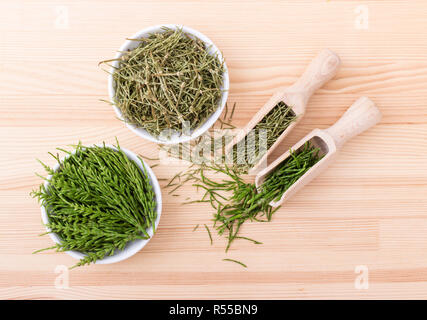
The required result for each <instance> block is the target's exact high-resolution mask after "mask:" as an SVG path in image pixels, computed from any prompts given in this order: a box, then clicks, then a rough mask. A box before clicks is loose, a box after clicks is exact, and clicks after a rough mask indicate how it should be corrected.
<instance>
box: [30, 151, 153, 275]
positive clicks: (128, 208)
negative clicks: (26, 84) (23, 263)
mask: <svg viewBox="0 0 427 320" xmlns="http://www.w3.org/2000/svg"><path fill="white" fill-rule="evenodd" d="M58 150H61V151H64V152H66V153H67V154H68V157H66V158H65V159H64V160H63V161H62V162H60V160H59V156H58V155H56V156H54V155H53V157H54V158H55V159H56V160H57V161H58V163H59V164H60V167H59V169H58V170H56V171H54V170H53V169H52V168H50V167H49V166H47V165H44V164H43V166H44V168H45V170H46V172H47V173H48V174H49V175H51V177H50V179H49V180H47V178H44V179H45V180H47V181H49V185H48V187H45V185H44V184H41V185H40V187H39V189H38V190H35V191H33V192H32V196H33V197H35V198H38V200H39V202H41V204H42V205H43V206H44V207H45V208H46V211H47V214H48V217H49V223H48V224H47V227H48V228H49V229H50V230H51V231H50V232H53V233H56V234H57V235H58V236H59V238H60V239H61V243H60V244H56V245H54V246H52V247H50V248H46V249H41V250H38V251H36V252H39V251H44V250H48V249H56V250H57V251H68V250H75V251H79V252H81V253H83V254H85V255H86V256H85V257H84V258H83V259H81V260H80V261H79V262H78V263H77V264H76V265H74V266H73V267H77V266H82V265H85V264H90V263H93V262H96V261H97V260H99V259H103V258H104V257H106V256H110V255H113V254H114V253H115V252H116V250H122V249H124V248H125V246H126V244H127V243H128V242H130V241H133V240H137V239H149V238H150V235H149V234H148V230H149V229H150V228H152V229H153V232H154V231H155V230H154V229H155V220H156V218H157V213H156V200H155V194H154V191H153V188H152V186H151V184H150V181H149V178H148V174H147V172H146V171H145V168H144V172H142V171H141V169H140V168H139V167H138V166H137V164H136V163H135V162H134V161H132V160H130V159H129V158H128V157H127V156H126V154H125V153H124V152H123V150H121V149H120V146H118V145H117V149H116V150H114V149H112V148H109V147H106V146H105V145H103V146H93V147H84V146H82V145H81V144H80V143H79V144H78V145H77V146H75V150H74V153H73V152H70V151H66V150H63V149H59V148H58ZM141 163H142V165H143V162H142V160H141ZM143 166H144V165H143Z"/></svg>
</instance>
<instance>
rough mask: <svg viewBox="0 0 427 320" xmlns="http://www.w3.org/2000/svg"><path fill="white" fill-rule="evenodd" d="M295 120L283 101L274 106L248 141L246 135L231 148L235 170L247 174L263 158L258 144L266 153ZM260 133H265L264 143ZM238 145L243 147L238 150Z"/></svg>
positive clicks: (293, 114)
mask: <svg viewBox="0 0 427 320" xmlns="http://www.w3.org/2000/svg"><path fill="white" fill-rule="evenodd" d="M295 119H296V115H295V113H294V112H293V111H292V108H291V107H289V106H288V105H286V104H285V103H284V102H283V101H281V102H279V103H278V104H277V105H276V106H274V107H273V109H271V110H270V112H268V113H267V114H266V115H265V116H264V118H262V120H261V121H260V122H258V123H257V125H256V126H255V127H254V128H253V129H252V131H253V132H254V134H253V135H252V136H250V139H248V137H249V135H248V136H246V137H245V138H244V139H242V140H241V141H239V142H238V143H237V144H236V145H234V146H233V164H234V167H235V170H236V171H237V172H239V173H247V172H248V171H249V169H250V168H252V167H253V166H254V165H255V163H256V161H257V160H259V159H260V157H262V156H263V154H261V152H260V151H261V148H260V143H261V142H262V143H263V144H264V145H263V147H264V152H266V151H267V150H268V149H270V147H271V146H272V145H273V144H274V143H275V142H276V140H277V139H278V138H279V137H280V135H281V134H282V133H283V132H284V131H285V130H286V128H287V127H289V125H290V124H291V123H292V122H293V121H295ZM262 131H265V132H266V137H265V138H264V139H265V141H264V140H263V139H261V138H260V133H261V132H262ZM239 144H243V147H240V148H239ZM245 145H246V148H245V147H244V146H245ZM240 150H244V152H239V151H240Z"/></svg>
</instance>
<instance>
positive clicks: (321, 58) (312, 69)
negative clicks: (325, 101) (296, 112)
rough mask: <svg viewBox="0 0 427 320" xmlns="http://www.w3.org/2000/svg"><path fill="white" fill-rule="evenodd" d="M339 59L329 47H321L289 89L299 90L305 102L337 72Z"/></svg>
mask: <svg viewBox="0 0 427 320" xmlns="http://www.w3.org/2000/svg"><path fill="white" fill-rule="evenodd" d="M340 64H341V60H340V58H339V57H338V55H337V54H335V53H334V52H333V51H331V50H329V49H323V50H322V51H320V53H319V54H318V55H317V56H316V57H315V58H314V59H313V60H312V61H311V63H310V64H309V65H308V67H307V68H306V70H305V72H304V74H303V75H302V76H301V77H300V78H299V79H298V80H297V82H295V83H294V84H293V85H292V86H291V87H290V89H291V91H295V92H300V93H301V94H302V95H303V96H304V100H305V103H307V101H308V99H309V98H310V97H311V96H312V94H313V93H314V92H315V91H316V90H317V89H319V88H320V87H321V86H323V85H324V84H325V82H327V81H329V80H331V79H332V78H333V77H334V76H335V74H336V73H337V71H338V69H339V66H340Z"/></svg>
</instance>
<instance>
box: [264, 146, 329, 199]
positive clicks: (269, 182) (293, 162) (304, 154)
mask: <svg viewBox="0 0 427 320" xmlns="http://www.w3.org/2000/svg"><path fill="white" fill-rule="evenodd" d="M319 153H320V149H319V148H316V147H314V146H313V145H311V144H310V142H306V143H305V144H304V145H303V146H302V147H300V148H299V149H298V150H296V151H292V150H291V151H290V156H289V157H288V158H286V159H285V160H284V161H283V162H282V163H281V164H280V165H278V166H277V168H276V169H275V170H274V171H273V172H271V173H270V174H269V175H268V176H267V177H266V179H265V180H264V182H263V184H262V186H261V190H262V191H261V192H262V193H267V194H269V193H271V192H274V191H276V192H277V193H276V195H275V197H274V199H272V200H274V201H278V200H280V198H281V197H282V195H283V194H284V193H285V192H286V190H287V189H289V188H290V187H291V186H292V185H293V184H294V183H295V182H296V181H297V180H298V179H299V178H301V177H302V176H303V175H304V174H305V173H306V172H307V171H308V170H309V169H310V168H311V167H312V166H314V165H315V164H316V163H317V162H319V160H320V159H322V158H323V155H321V154H319Z"/></svg>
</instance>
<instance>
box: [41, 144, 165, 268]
mask: <svg viewBox="0 0 427 320" xmlns="http://www.w3.org/2000/svg"><path fill="white" fill-rule="evenodd" d="M97 146H102V145H100V144H98V145H97ZM106 146H107V147H109V148H111V149H114V150H117V148H115V147H114V146H112V145H108V144H106ZM120 149H122V150H123V152H124V153H125V154H126V155H127V156H128V158H129V159H130V160H132V161H133V162H135V163H136V164H137V165H138V167H139V168H140V169H141V171H143V167H142V165H141V162H140V160H139V158H138V157H137V156H136V154H134V153H133V152H132V151H129V150H127V149H125V148H122V147H120ZM74 152H75V151H74ZM74 152H73V153H74ZM67 157H68V156H66V157H65V158H67ZM65 158H64V159H65ZM64 159H62V160H64ZM143 163H144V166H145V168H146V170H147V173H148V178H149V180H150V183H151V186H152V187H153V191H154V193H155V197H156V204H157V206H156V211H157V218H156V221H155V229H156V230H157V227H158V225H159V221H160V215H161V213H162V193H161V191H160V186H159V182H158V181H157V178H156V176H155V175H154V172H153V171H152V170H151V168H150V167H149V166H148V164H147V163H146V162H145V161H143ZM58 169H59V163H57V164H56V165H55V166H54V167H53V170H54V171H56V170H58ZM51 177H52V176H51V175H49V176H48V177H47V179H48V180H50V178H51ZM44 186H45V188H48V187H49V181H45V183H44ZM41 212H42V221H43V223H44V224H45V225H46V224H47V223H48V222H49V217H48V215H47V212H46V208H45V207H44V206H43V205H42V206H41ZM46 231H47V232H50V229H49V228H48V227H46ZM147 233H148V234H149V235H150V238H149V239H146V240H145V239H138V240H134V241H131V242H129V243H128V244H127V245H126V247H125V248H124V249H123V250H118V251H116V252H115V253H114V254H113V255H112V256H107V257H105V258H103V259H100V260H97V261H96V262H95V263H96V264H109V263H115V262H119V261H122V260H125V259H127V258H129V257H131V256H133V255H134V254H135V253H137V252H138V251H139V250H141V249H142V248H143V247H144V246H145V245H146V244H147V243H148V241H150V240H151V238H152V237H153V229H152V228H149V229H148V230H147ZM49 236H50V237H51V239H52V240H53V241H54V242H55V243H61V238H60V237H59V236H58V235H57V234H56V233H49ZM65 252H66V253H68V254H69V255H70V256H72V257H73V258H76V259H79V260H80V259H82V258H84V257H85V254H83V253H81V252H79V251H74V250H71V251H65Z"/></svg>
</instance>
